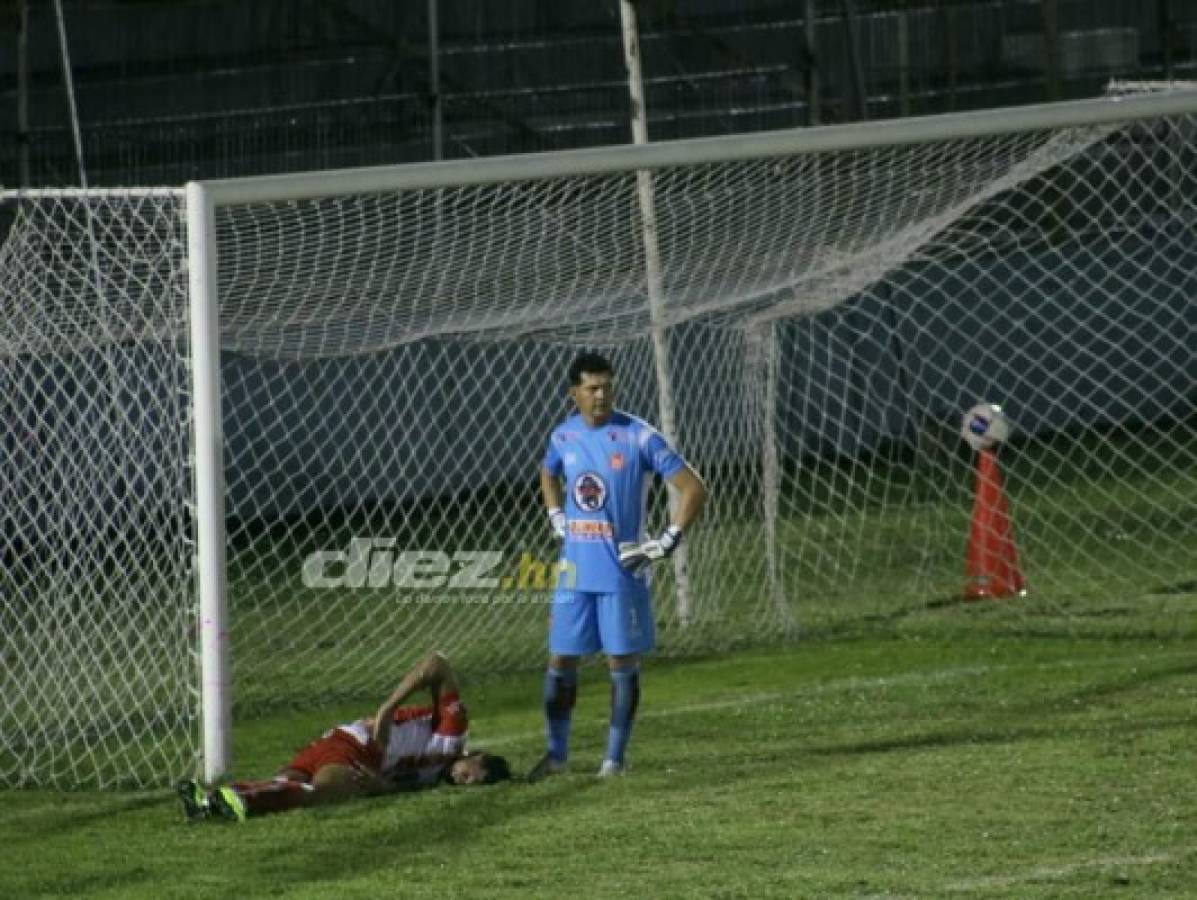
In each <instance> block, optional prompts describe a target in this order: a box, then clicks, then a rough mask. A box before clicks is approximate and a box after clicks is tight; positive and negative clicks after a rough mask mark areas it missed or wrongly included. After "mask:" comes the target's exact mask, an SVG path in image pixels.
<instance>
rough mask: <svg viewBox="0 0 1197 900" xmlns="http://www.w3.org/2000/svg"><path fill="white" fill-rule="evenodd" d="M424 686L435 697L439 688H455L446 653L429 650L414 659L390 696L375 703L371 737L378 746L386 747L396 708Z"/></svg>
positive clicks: (451, 689)
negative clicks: (379, 704)
mask: <svg viewBox="0 0 1197 900" xmlns="http://www.w3.org/2000/svg"><path fill="white" fill-rule="evenodd" d="M424 689H427V690H429V691H431V692H432V695H433V699H434V701H435V699H436V698H437V696H438V695H439V694H440V692H441V691H455V690H457V678H456V676H455V675H454V674H453V667H452V666H451V665H450V664H449V659H448V657H446V656H445V655H444V654H443V653H440V652H439V651H436V650H434V651H432V652H431V653H429V654H428V655H427V656H425V657H424V658H423V659H422V660H420V661H419V662H418V663H416V664H415V666H413V667H412V668H411V670H410V671H409V672H408V673H407V674H406V675H404V676H403V679H402V680H401V681H400V682H399V684H398V686H397V687H396V688H395V690H394V691H393V692H392V693H391V696H389V697H387V699H386V700H385V701H384V702H383V704H382V706H380V707H378V712H377V713H376V714H375V716H374V726H373V737H374V741H375V742H376V743H377V744H378V746H380V747H385V746H387V742H388V741H389V740H390V737H391V727H392V725H393V724H394V719H395V710H396V709H398V708H399V707H400V706H401V705H402V704H403V702H404V701H405V700H407V699H408V698H409V697H410V696H411V695H412V694H414V693H415V692H416V691H419V690H424Z"/></svg>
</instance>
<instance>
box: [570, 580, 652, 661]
mask: <svg viewBox="0 0 1197 900" xmlns="http://www.w3.org/2000/svg"><path fill="white" fill-rule="evenodd" d="M551 616H552V618H551V619H550V620H549V652H550V653H553V654H556V655H557V656H584V655H585V654H587V653H597V652H598V651H599V650H602V651H603V652H604V653H606V654H607V655H608V656H626V655H628V654H630V653H648V652H649V651H650V650H652V649H653V647H655V646H656V639H657V630H656V625H655V623H654V622H653V605H652V598H651V597H650V595H649V592H648V587H647V586H646V587H644V588H643V589H640V590H634V591H626V592H624V593H620V594H591V593H588V592H586V591H570V590H558V591H557V592H556V593H555V594H554V595H553V606H552V612H551Z"/></svg>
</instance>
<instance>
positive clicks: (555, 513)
mask: <svg viewBox="0 0 1197 900" xmlns="http://www.w3.org/2000/svg"><path fill="white" fill-rule="evenodd" d="M549 523H550V524H551V525H552V526H553V534H555V535H557V537H559V538H561V540H565V512H564V511H563V510H562V509H561V507H560V506H554V507H553V508H552V509H550V510H549Z"/></svg>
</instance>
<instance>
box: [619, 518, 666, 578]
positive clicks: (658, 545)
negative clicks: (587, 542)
mask: <svg viewBox="0 0 1197 900" xmlns="http://www.w3.org/2000/svg"><path fill="white" fill-rule="evenodd" d="M681 542H682V530H681V529H680V528H678V527H677V526H676V525H670V526H669V527H668V528H666V529H665V530H664V531H662V532H661V536H660V537H659V538H656V539H654V540H651V541H645V542H644V543H643V544H636V543H630V542H629V543H625V544H620V545H619V564H620V565H621V566H623V567H624V568H625V569H627V570H628V571H629V572H631V573H632V574H633V575H635V574H638V573H639V572H640V570H641V569H643V568H644V567H645V566H647V565H648V564H649V563H653V562H656V561H657V560H658V559H664V558H665V557H667V556H669V554H671V553H672V552H673V551H674V550H676V549H677V545H678V544H680V543H681Z"/></svg>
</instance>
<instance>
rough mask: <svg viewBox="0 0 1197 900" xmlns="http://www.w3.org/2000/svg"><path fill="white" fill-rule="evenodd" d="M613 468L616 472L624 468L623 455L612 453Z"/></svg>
mask: <svg viewBox="0 0 1197 900" xmlns="http://www.w3.org/2000/svg"><path fill="white" fill-rule="evenodd" d="M611 468H612V469H614V470H615V471H616V472H618V471H619V470H620V469H622V468H623V454H622V453H612V454H611Z"/></svg>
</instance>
